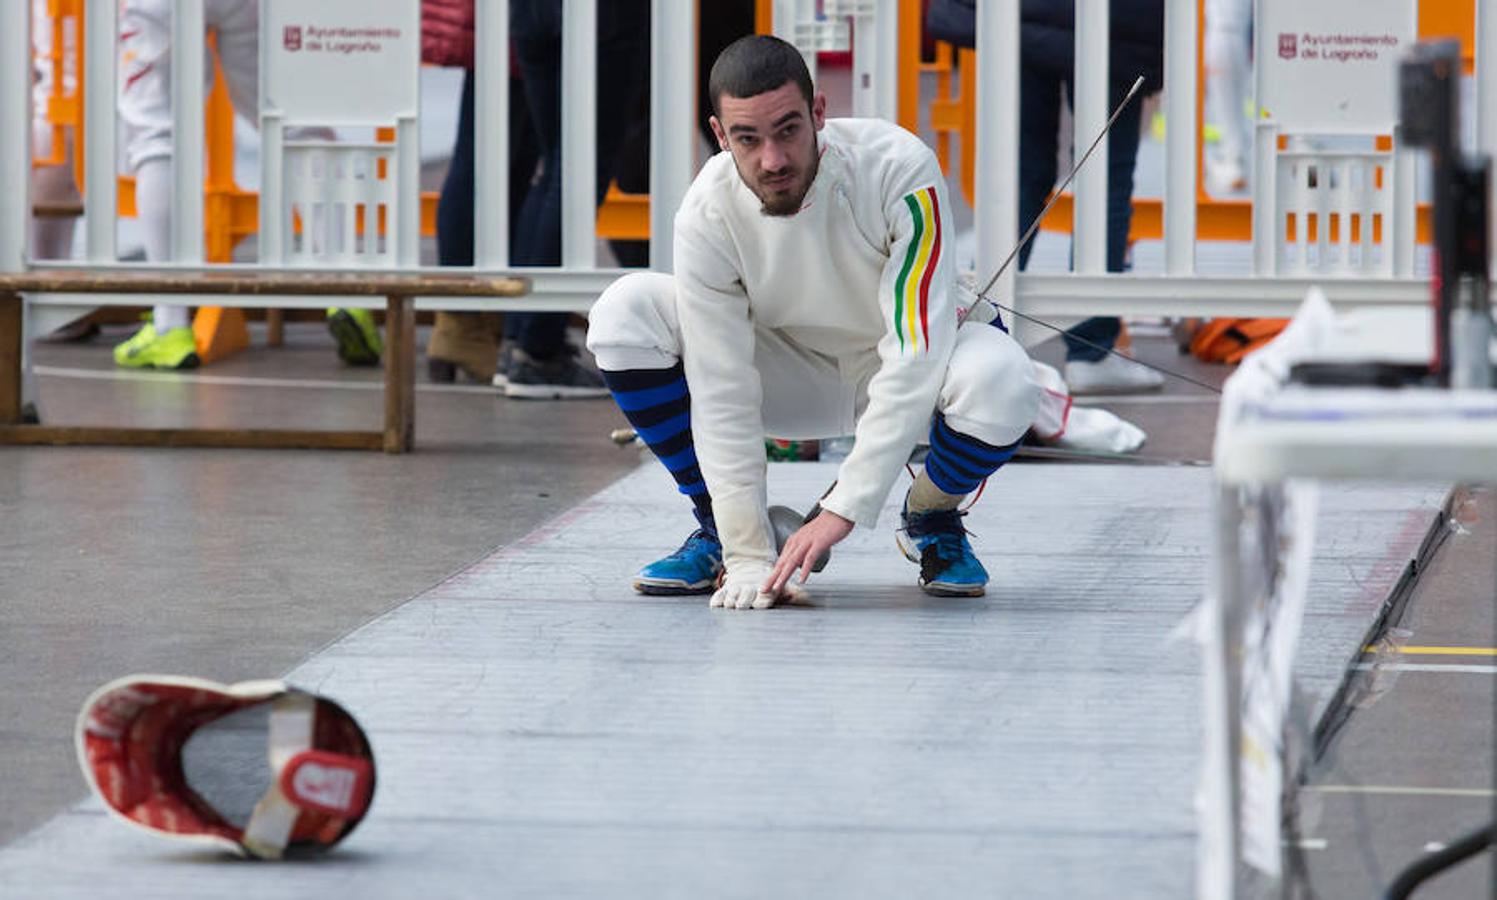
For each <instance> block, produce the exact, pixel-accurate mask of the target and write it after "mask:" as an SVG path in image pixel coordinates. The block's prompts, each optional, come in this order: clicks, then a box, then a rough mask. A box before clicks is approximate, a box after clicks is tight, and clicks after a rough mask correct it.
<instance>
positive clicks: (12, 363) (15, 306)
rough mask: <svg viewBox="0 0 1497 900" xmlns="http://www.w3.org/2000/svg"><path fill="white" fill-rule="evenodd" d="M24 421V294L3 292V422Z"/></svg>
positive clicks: (0, 385) (0, 355)
mask: <svg viewBox="0 0 1497 900" xmlns="http://www.w3.org/2000/svg"><path fill="white" fill-rule="evenodd" d="M20 423H21V295H20V294H15V293H8V292H7V293H0V425H19V424H20Z"/></svg>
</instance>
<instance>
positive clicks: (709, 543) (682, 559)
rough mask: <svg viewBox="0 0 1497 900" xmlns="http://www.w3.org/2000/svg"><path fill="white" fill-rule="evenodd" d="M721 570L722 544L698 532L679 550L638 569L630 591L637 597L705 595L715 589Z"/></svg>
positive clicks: (705, 531)
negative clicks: (639, 594) (634, 591)
mask: <svg viewBox="0 0 1497 900" xmlns="http://www.w3.org/2000/svg"><path fill="white" fill-rule="evenodd" d="M722 570H723V545H722V542H721V541H719V540H718V539H717V535H715V534H712V533H711V532H709V531H707V530H706V529H705V528H698V529H697V530H696V531H694V532H692V533H691V537H689V538H687V539H686V543H684V544H682V545H681V549H679V550H677V551H676V552H675V553H672V554H671V555H670V556H667V557H666V558H664V559H657V560H656V561H654V562H652V563H650V564H649V565H648V566H645V567H644V568H643V569H640V570H639V574H638V575H635V576H634V589H635V590H636V591H639V592H640V593H641V594H707V593H711V592H712V591H713V590H714V589H716V587H717V576H718V575H719V574H720V573H721V572H722Z"/></svg>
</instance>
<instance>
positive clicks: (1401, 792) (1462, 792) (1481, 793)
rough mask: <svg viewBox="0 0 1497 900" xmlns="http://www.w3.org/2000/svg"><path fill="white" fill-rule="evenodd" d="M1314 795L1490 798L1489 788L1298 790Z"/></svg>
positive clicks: (1356, 786)
mask: <svg viewBox="0 0 1497 900" xmlns="http://www.w3.org/2000/svg"><path fill="white" fill-rule="evenodd" d="M1300 790H1302V791H1308V792H1311V793H1316V794H1387V795H1392V796H1401V797H1491V796H1493V795H1494V794H1497V791H1494V790H1492V789H1491V788H1435V787H1406V786H1403V785H1397V784H1310V785H1306V786H1305V787H1302V788H1300Z"/></svg>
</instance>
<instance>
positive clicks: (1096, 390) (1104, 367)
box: [1066, 353, 1164, 394]
mask: <svg viewBox="0 0 1497 900" xmlns="http://www.w3.org/2000/svg"><path fill="white" fill-rule="evenodd" d="M1066 384H1067V385H1069V386H1070V388H1071V393H1072V394H1128V393H1132V392H1134V391H1157V390H1159V389H1160V388H1162V387H1164V376H1163V375H1161V374H1159V373H1158V372H1156V371H1154V370H1153V369H1149V368H1145V367H1144V366H1141V365H1139V364H1138V363H1135V362H1130V361H1129V360H1126V359H1124V358H1122V357H1121V356H1118V355H1117V354H1115V353H1109V354H1107V355H1106V356H1104V357H1102V358H1101V359H1099V360H1097V361H1096V362H1083V361H1081V360H1072V361H1068V362H1067V363H1066Z"/></svg>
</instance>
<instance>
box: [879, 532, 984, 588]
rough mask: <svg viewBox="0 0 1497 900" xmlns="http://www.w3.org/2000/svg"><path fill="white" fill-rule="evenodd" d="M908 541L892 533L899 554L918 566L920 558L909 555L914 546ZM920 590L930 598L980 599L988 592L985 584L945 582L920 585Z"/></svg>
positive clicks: (901, 535)
mask: <svg viewBox="0 0 1497 900" xmlns="http://www.w3.org/2000/svg"><path fill="white" fill-rule="evenodd" d="M908 541H909V539H908V538H906V537H905V534H904V532H903V531H896V532H894V543H895V544H897V545H899V552H900V553H901V554H903V555H904V558H905V559H907V560H909V561H910V562H912V563H914V564H915V565H917V566H918V565H920V557H919V556H917V555H915V554H913V553H911V551H912V550H913V549H914V545H913V544H910V543H908ZM920 590H922V591H924V592H925V593H927V594H930V595H931V596H932V597H981V596H982V595H984V594H986V593H987V592H988V586H987V585H985V584H976V585H973V584H951V583H949V582H945V581H931V582H928V583H926V584H922V585H920Z"/></svg>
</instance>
